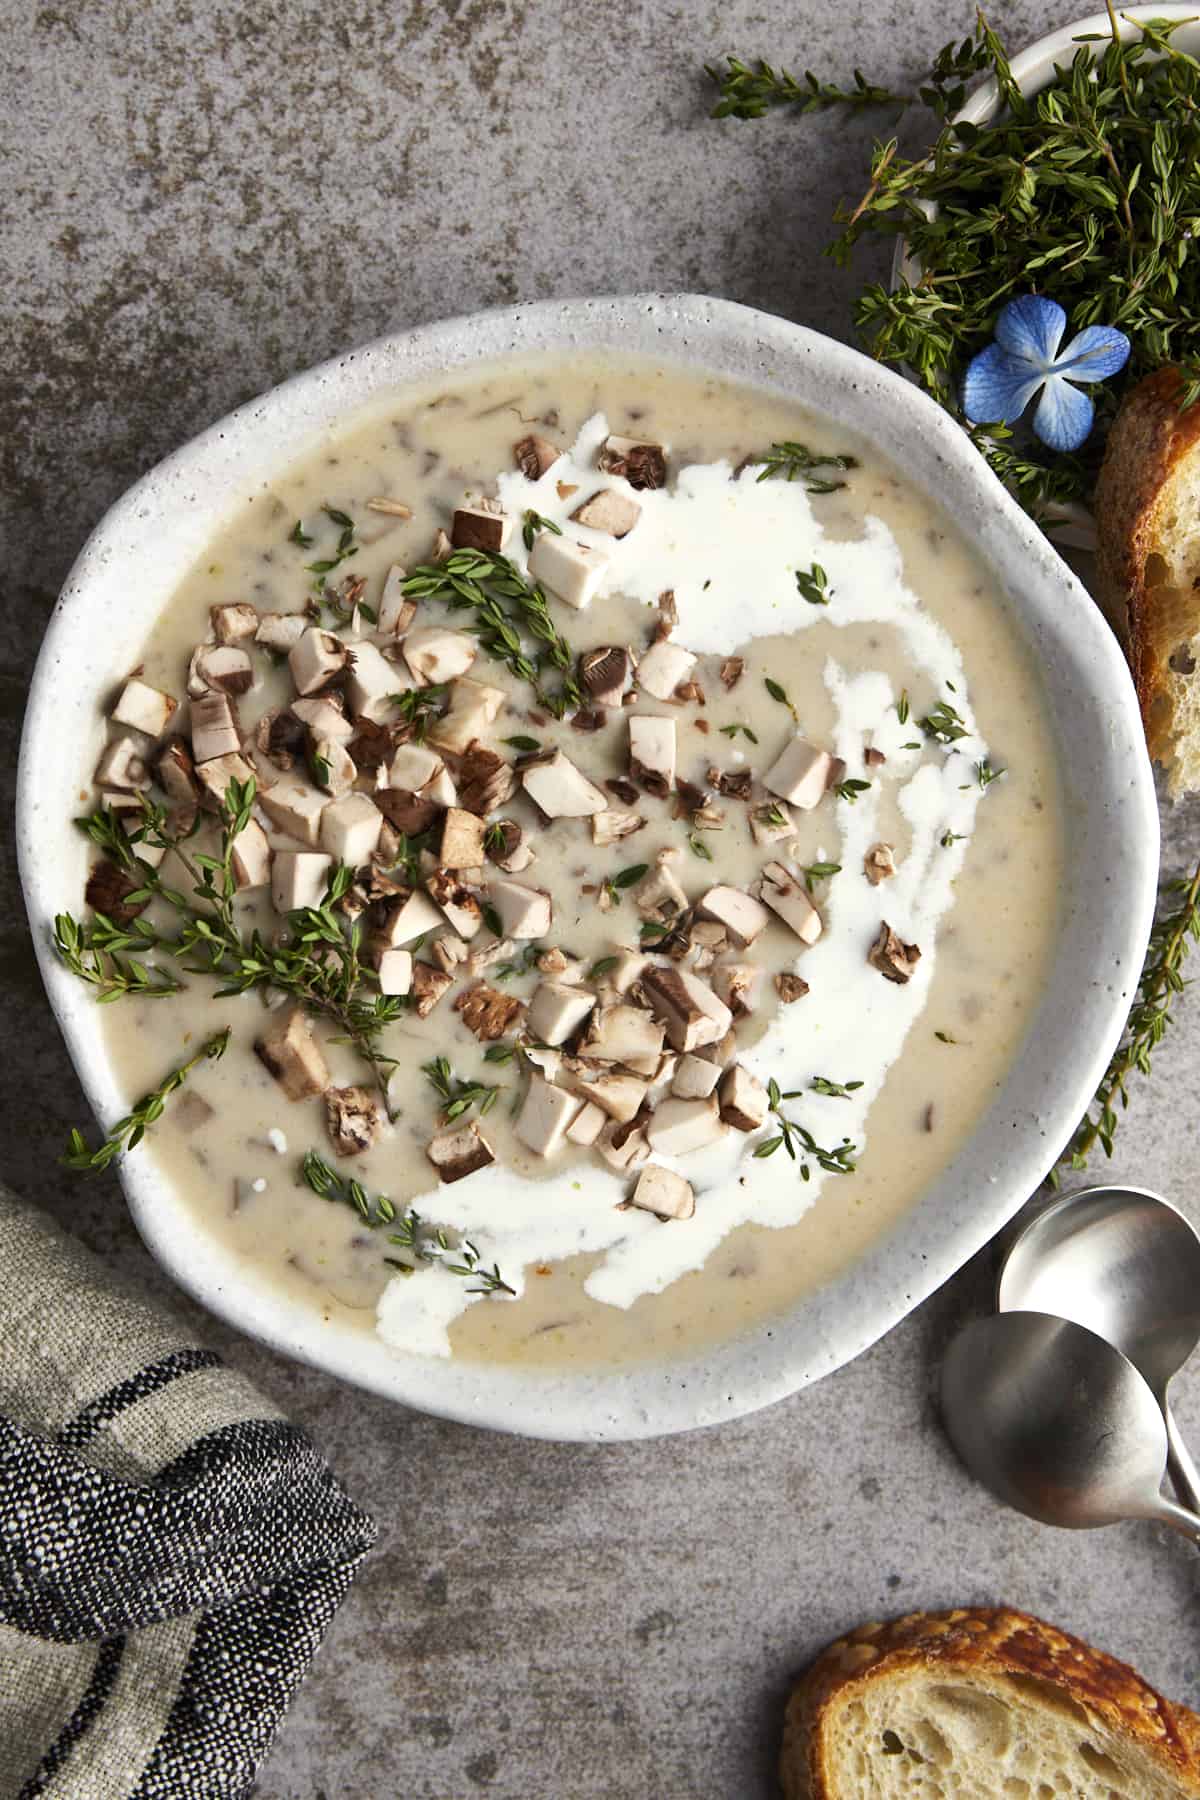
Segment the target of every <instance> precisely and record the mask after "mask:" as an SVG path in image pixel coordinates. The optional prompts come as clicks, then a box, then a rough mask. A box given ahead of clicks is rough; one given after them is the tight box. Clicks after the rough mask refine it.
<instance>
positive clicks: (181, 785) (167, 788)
mask: <svg viewBox="0 0 1200 1800" xmlns="http://www.w3.org/2000/svg"><path fill="white" fill-rule="evenodd" d="M155 773H156V774H157V776H158V782H159V786H160V787H161V788H162V790H163V792H164V793H165V794H166V796H167V798H168V800H173V801H174V802H175V804H176V805H177V806H191V805H194V803H195V801H196V800H197V799H198V798H199V794H200V784H199V782H198V781H197V780H196V765H195V763H194V762H193V761H192V753H191V751H190V750H189V749H188V747H187V745H186V744H185V743H184V741H183V739H182V738H175V739H174V740H173V741H172V742H171V743H169V744H168V745H167V747H166V749H165V750H164V751H163V753H162V755H161V756H160V757H159V759H158V762H157V763H156V764H155Z"/></svg>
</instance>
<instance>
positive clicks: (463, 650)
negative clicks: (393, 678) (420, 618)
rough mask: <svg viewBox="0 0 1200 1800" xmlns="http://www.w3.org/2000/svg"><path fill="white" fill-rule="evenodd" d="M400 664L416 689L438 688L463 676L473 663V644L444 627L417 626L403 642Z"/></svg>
mask: <svg viewBox="0 0 1200 1800" xmlns="http://www.w3.org/2000/svg"><path fill="white" fill-rule="evenodd" d="M404 660H405V662H406V663H407V664H408V666H409V668H410V669H411V670H412V673H413V676H414V678H415V680H416V681H417V683H418V685H419V686H430V685H435V684H437V685H440V684H441V683H442V682H444V681H453V680H455V679H456V677H457V676H459V675H465V674H466V672H467V670H468V669H469V668H470V666H471V664H472V663H473V662H474V661H475V640H474V638H473V637H471V636H470V635H469V634H468V633H467V632H465V631H454V630H452V629H451V628H450V626H448V625H418V626H416V627H415V629H413V630H412V631H410V632H409V634H408V636H407V637H406V638H405V640H404ZM393 685H395V684H394V682H393Z"/></svg>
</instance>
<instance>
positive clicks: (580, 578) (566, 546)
mask: <svg viewBox="0 0 1200 1800" xmlns="http://www.w3.org/2000/svg"><path fill="white" fill-rule="evenodd" d="M607 573H608V553H607V551H605V550H598V549H596V548H595V547H594V546H593V545H591V544H580V543H578V542H577V541H576V540H575V539H574V538H568V537H554V536H553V535H552V534H551V533H550V532H548V531H543V532H542V533H541V534H540V536H539V537H538V539H537V542H536V543H535V544H534V546H533V549H532V551H531V552H530V556H529V575H530V579H531V580H532V581H538V582H540V583H541V584H542V586H543V587H547V588H549V590H550V592H551V593H552V594H555V595H557V597H558V598H559V599H560V600H562V601H564V602H565V603H566V605H567V606H573V607H574V608H575V609H576V611H577V612H582V611H583V609H584V607H586V606H590V605H591V603H592V600H593V598H594V596H595V594H596V591H597V589H598V588H599V586H600V583H601V582H602V581H603V580H604V577H605V575H606V574H607Z"/></svg>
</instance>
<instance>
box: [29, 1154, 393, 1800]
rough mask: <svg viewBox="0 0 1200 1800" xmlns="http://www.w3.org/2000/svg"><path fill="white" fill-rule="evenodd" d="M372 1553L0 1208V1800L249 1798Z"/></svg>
mask: <svg viewBox="0 0 1200 1800" xmlns="http://www.w3.org/2000/svg"><path fill="white" fill-rule="evenodd" d="M374 1536H375V1528H374V1526H373V1524H372V1522H371V1521H370V1520H369V1519H368V1518H367V1517H366V1515H365V1514H364V1513H362V1512H360V1511H359V1509H358V1508H357V1507H356V1506H354V1505H353V1504H352V1503H351V1501H350V1500H349V1499H347V1497H346V1495H345V1494H344V1493H343V1492H342V1490H341V1489H340V1488H339V1487H338V1485H337V1483H336V1482H335V1481H334V1479H333V1476H332V1475H331V1474H330V1472H329V1470H328V1468H327V1467H326V1466H325V1464H324V1463H323V1462H322V1460H321V1458H320V1457H319V1456H318V1455H317V1454H316V1452H315V1451H314V1449H313V1448H312V1446H311V1444H309V1442H308V1440H307V1439H306V1438H305V1437H304V1435H303V1433H302V1432H300V1431H299V1430H297V1428H296V1427H295V1426H293V1425H291V1424H289V1423H288V1421H287V1420H286V1419H285V1418H284V1417H283V1416H282V1414H280V1413H279V1412H278V1411H277V1410H276V1409H275V1408H274V1407H273V1406H271V1405H270V1404H268V1402H266V1401H265V1400H264V1399H263V1398H262V1396H261V1395H260V1394H258V1393H257V1392H256V1391H255V1389H254V1388H253V1387H252V1386H251V1384H250V1383H249V1382H248V1381H247V1380H245V1378H244V1377H242V1376H241V1375H238V1374H236V1373H235V1372H234V1371H233V1370H231V1369H228V1368H226V1367H224V1366H223V1364H222V1363H221V1360H220V1358H219V1357H218V1356H217V1355H216V1354H215V1353H214V1352H213V1351H211V1350H205V1349H204V1348H203V1347H202V1346H200V1345H199V1344H197V1343H196V1342H195V1341H194V1339H193V1338H192V1335H191V1333H190V1332H189V1331H188V1330H187V1329H186V1327H184V1326H183V1325H182V1324H181V1323H180V1322H179V1321H178V1320H176V1319H173V1318H172V1317H171V1316H170V1315H169V1314H167V1313H165V1312H162V1311H160V1310H159V1309H158V1308H156V1307H152V1306H150V1305H148V1304H147V1303H146V1302H145V1301H144V1300H141V1299H139V1298H138V1297H137V1296H136V1294H134V1293H132V1292H130V1291H128V1290H127V1289H126V1288H124V1287H122V1286H121V1285H120V1284H119V1283H118V1282H117V1281H116V1280H114V1278H113V1277H112V1275H111V1274H110V1273H109V1271H108V1270H107V1269H105V1268H104V1267H103V1266H102V1265H101V1264H100V1263H98V1262H97V1261H96V1260H95V1258H94V1257H92V1256H91V1255H90V1254H89V1253H88V1252H87V1251H86V1250H84V1249H83V1248H82V1246H81V1245H79V1244H77V1243H76V1242H74V1240H72V1239H71V1238H69V1237H67V1236H65V1235H64V1234H63V1233H62V1232H60V1231H59V1230H58V1228H57V1227H56V1226H55V1225H53V1224H52V1223H51V1222H50V1221H49V1220H48V1219H47V1218H46V1216H45V1215H44V1214H42V1213H40V1212H38V1211H37V1210H36V1209H34V1208H32V1207H30V1206H27V1205H26V1204H24V1202H22V1201H20V1200H18V1199H17V1198H16V1197H15V1196H14V1195H13V1194H11V1193H9V1192H8V1191H7V1190H5V1189H3V1188H0V1800H193V1797H194V1800H234V1797H235V1796H242V1795H245V1794H247V1793H248V1791H249V1789H250V1787H251V1785H252V1782H253V1780H254V1773H255V1770H256V1768H257V1766H258V1764H259V1762H260V1761H261V1759H262V1757H263V1756H264V1755H265V1753H266V1751H267V1749H268V1747H269V1745H270V1743H271V1739H272V1737H273V1735H274V1733H275V1730H276V1728H277V1726H278V1725H279V1722H280V1720H281V1718H282V1717H283V1714H284V1712H285V1710H286V1708H287V1705H288V1703H289V1701H290V1699H291V1696H292V1695H293V1693H294V1692H295V1690H296V1688H297V1686H298V1685H299V1683H300V1681H301V1680H302V1678H303V1676H304V1674H305V1671H306V1670H307V1668H308V1665H309V1662H310V1660H311V1658H312V1656H313V1653H314V1652H315V1650H316V1649H317V1646H318V1645H319V1643H320V1641H321V1638H322V1636H323V1634H324V1632H325V1629H326V1627H327V1626H328V1624H329V1622H330V1620H331V1618H332V1617H333V1614H334V1612H335V1610H336V1609H337V1606H338V1604H339V1602H340V1601H341V1599H342V1597H343V1595H344V1594H345V1593H346V1591H347V1589H348V1588H349V1586H350V1583H351V1581H352V1580H353V1578H354V1574H355V1571H356V1569H357V1567H358V1565H359V1563H360V1561H361V1560H362V1558H363V1556H364V1555H365V1554H366V1552H367V1550H368V1549H369V1548H370V1545H371V1543H372V1542H373V1540H374Z"/></svg>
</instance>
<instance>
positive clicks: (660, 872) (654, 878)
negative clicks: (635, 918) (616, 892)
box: [633, 855, 688, 925]
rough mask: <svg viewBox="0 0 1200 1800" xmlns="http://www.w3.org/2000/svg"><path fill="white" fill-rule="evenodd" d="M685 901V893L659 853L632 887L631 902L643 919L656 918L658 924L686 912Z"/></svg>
mask: <svg viewBox="0 0 1200 1800" xmlns="http://www.w3.org/2000/svg"><path fill="white" fill-rule="evenodd" d="M687 903H688V901H687V895H686V894H685V893H684V891H683V889H682V888H681V887H680V885H679V883H678V882H677V881H676V879H675V877H674V875H672V873H671V870H670V867H669V865H668V863H667V861H666V860H665V858H663V857H662V856H661V855H660V856H659V857H658V858H657V859H656V861H655V865H654V867H653V868H652V869H649V870H647V872H646V874H645V875H643V876H642V879H641V880H640V881H639V882H638V883H637V885H636V886H635V887H634V889H633V904H634V905H635V906H636V907H637V909H638V911H639V912H640V913H641V915H642V917H643V919H656V920H657V921H658V922H659V924H660V925H669V924H670V923H671V921H672V920H673V919H677V918H678V917H679V915H680V914H681V913H684V912H686V911H687Z"/></svg>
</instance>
